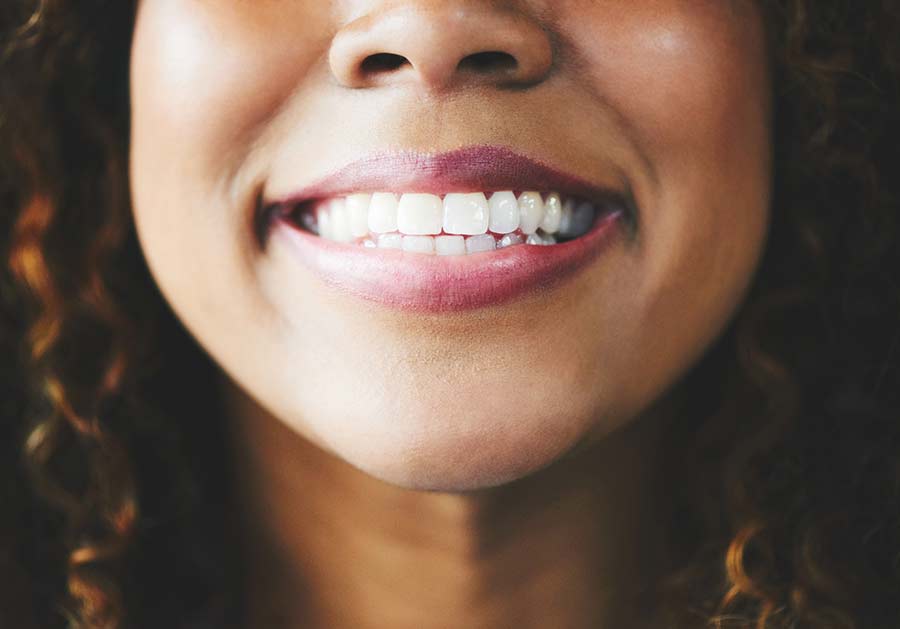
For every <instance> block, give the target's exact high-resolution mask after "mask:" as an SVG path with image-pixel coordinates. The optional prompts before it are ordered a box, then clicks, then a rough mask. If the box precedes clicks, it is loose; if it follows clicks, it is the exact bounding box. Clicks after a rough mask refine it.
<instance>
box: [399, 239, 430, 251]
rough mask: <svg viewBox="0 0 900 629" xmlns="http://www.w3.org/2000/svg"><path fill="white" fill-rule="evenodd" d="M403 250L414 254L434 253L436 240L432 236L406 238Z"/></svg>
mask: <svg viewBox="0 0 900 629" xmlns="http://www.w3.org/2000/svg"><path fill="white" fill-rule="evenodd" d="M403 250H404V251H410V252H412V253H434V238H432V237H431V236H404V237H403Z"/></svg>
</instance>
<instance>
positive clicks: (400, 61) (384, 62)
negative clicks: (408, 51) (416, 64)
mask: <svg viewBox="0 0 900 629" xmlns="http://www.w3.org/2000/svg"><path fill="white" fill-rule="evenodd" d="M408 65H412V64H410V62H409V59H407V58H406V57H404V56H402V55H395V54H392V53H389V52H379V53H377V54H374V55H369V56H368V57H366V58H365V59H363V62H362V64H361V65H360V69H361V70H362V73H363V74H368V75H373V74H385V73H388V72H393V71H394V70H398V69H400V68H402V67H403V66H408Z"/></svg>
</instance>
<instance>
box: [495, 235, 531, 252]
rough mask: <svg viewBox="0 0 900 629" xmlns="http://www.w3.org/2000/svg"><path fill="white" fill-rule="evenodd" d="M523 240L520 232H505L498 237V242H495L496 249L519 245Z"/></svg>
mask: <svg viewBox="0 0 900 629" xmlns="http://www.w3.org/2000/svg"><path fill="white" fill-rule="evenodd" d="M523 242H525V238H523V237H522V235H521V234H506V235H505V236H504V237H503V238H501V239H500V242H498V243H497V249H505V248H507V247H512V246H513V245H521V244H522V243H523Z"/></svg>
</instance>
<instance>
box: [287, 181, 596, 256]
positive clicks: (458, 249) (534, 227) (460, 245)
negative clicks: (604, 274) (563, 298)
mask: <svg viewBox="0 0 900 629" xmlns="http://www.w3.org/2000/svg"><path fill="white" fill-rule="evenodd" d="M595 214H596V209H595V207H594V206H593V205H592V204H590V203H587V202H583V203H580V204H576V203H575V202H574V201H573V200H571V199H567V200H565V201H563V200H562V198H561V196H560V195H559V194H557V193H555V192H551V193H550V194H547V195H546V196H545V195H542V194H541V193H539V192H523V193H522V194H520V195H519V196H518V198H517V197H516V196H515V194H514V193H513V192H511V191H503V192H495V193H493V194H490V195H488V194H485V193H483V192H474V193H451V194H447V195H444V196H443V198H442V197H441V196H438V195H434V194H422V193H408V194H403V195H397V194H393V193H390V192H377V193H374V194H352V195H349V196H346V197H338V198H334V199H331V200H329V201H327V202H324V203H322V204H320V205H319V206H318V208H317V212H316V215H315V217H312V216H310V215H307V216H305V217H304V219H305V224H306V225H307V227H309V228H310V229H311V230H312V231H315V232H317V233H318V234H319V235H320V236H322V237H323V238H327V239H329V240H335V241H338V242H353V241H357V240H359V239H366V240H365V242H364V244H366V245H367V246H376V245H377V246H379V247H391V248H398V249H399V248H402V249H404V250H407V251H417V252H422V253H425V252H430V251H434V252H436V253H440V254H445V255H454V254H462V253H463V252H465V251H468V252H469V253H472V252H473V251H483V250H487V249H489V247H487V239H486V238H485V239H483V240H484V241H485V242H483V243H482V242H481V241H480V240H477V239H476V238H475V237H479V236H482V235H486V234H497V238H496V239H495V240H499V242H498V243H497V246H499V247H506V246H511V245H515V244H520V243H523V242H528V243H529V244H532V243H536V242H541V243H543V244H546V243H548V242H549V241H550V235H551V234H556V235H557V236H560V237H564V238H573V237H577V236H581V235H583V234H585V233H586V232H587V231H588V230H589V229H590V227H591V225H592V223H593V220H594V216H595ZM538 230H540V231H541V233H542V235H543V236H538V235H536V234H537V232H538ZM506 235H509V237H507V238H504V236H506ZM403 236H408V237H410V238H403ZM433 236H440V237H439V238H437V239H434V238H431V237H433ZM530 236H535V238H530ZM464 237H469V238H467V239H464ZM490 237H493V236H490ZM401 238H402V240H401ZM464 240H466V241H467V242H464ZM468 241H470V242H468ZM554 242H555V241H554Z"/></svg>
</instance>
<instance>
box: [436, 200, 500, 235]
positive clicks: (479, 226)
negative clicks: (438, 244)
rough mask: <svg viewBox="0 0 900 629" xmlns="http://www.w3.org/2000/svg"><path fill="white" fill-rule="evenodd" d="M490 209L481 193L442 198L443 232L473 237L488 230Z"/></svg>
mask: <svg viewBox="0 0 900 629" xmlns="http://www.w3.org/2000/svg"><path fill="white" fill-rule="evenodd" d="M489 217H490V207H489V206H488V202H487V198H486V197H485V196H484V193H482V192H475V193H473V194H448V195H447V196H446V197H444V231H445V232H447V233H448V234H464V235H467V236H475V235H478V234H484V233H486V232H487V230H488V223H489V220H490V219H489Z"/></svg>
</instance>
